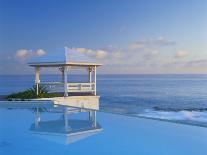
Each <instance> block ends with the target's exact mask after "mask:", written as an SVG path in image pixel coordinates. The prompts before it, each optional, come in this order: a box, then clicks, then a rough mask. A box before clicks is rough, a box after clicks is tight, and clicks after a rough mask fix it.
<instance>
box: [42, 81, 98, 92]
mask: <svg viewBox="0 0 207 155" xmlns="http://www.w3.org/2000/svg"><path fill="white" fill-rule="evenodd" d="M40 85H42V86H44V87H45V88H46V89H47V90H48V92H49V93H55V92H64V90H65V89H64V83H62V82H44V83H40ZM67 90H68V92H69V93H70V92H94V91H95V83H67Z"/></svg>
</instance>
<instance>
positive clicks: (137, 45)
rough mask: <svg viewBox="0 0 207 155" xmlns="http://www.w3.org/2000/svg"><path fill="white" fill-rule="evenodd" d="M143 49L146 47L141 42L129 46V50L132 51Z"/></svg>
mask: <svg viewBox="0 0 207 155" xmlns="http://www.w3.org/2000/svg"><path fill="white" fill-rule="evenodd" d="M142 47H144V43H141V42H134V43H132V44H130V45H129V49H131V50H135V49H140V48H142Z"/></svg>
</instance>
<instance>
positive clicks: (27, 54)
mask: <svg viewBox="0 0 207 155" xmlns="http://www.w3.org/2000/svg"><path fill="white" fill-rule="evenodd" d="M45 54H46V52H45V51H44V50H43V49H38V50H36V51H34V52H33V51H32V50H27V49H19V50H17V52H16V54H15V58H17V59H18V60H26V59H30V58H31V57H35V56H38V57H39V56H43V55H45Z"/></svg>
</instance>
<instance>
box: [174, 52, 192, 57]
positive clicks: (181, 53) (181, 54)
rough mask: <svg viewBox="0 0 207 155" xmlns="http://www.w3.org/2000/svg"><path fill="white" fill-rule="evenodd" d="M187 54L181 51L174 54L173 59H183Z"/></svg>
mask: <svg viewBox="0 0 207 155" xmlns="http://www.w3.org/2000/svg"><path fill="white" fill-rule="evenodd" d="M188 55H189V53H188V52H187V51H184V50H181V51H178V52H177V53H176V54H175V58H184V57H187V56H188Z"/></svg>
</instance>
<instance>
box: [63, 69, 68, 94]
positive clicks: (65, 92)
mask: <svg viewBox="0 0 207 155" xmlns="http://www.w3.org/2000/svg"><path fill="white" fill-rule="evenodd" d="M67 83H68V77H67V67H64V96H65V97H67V96H68V85H67Z"/></svg>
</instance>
